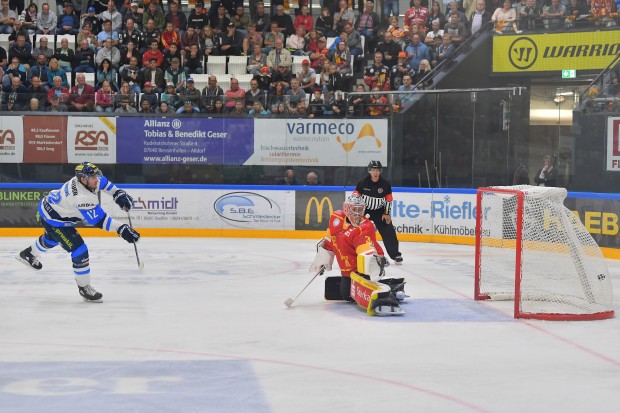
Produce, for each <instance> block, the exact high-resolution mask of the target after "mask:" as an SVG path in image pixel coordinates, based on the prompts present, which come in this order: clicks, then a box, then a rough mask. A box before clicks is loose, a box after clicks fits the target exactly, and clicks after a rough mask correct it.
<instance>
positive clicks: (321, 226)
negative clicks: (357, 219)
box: [295, 191, 345, 230]
mask: <svg viewBox="0 0 620 413" xmlns="http://www.w3.org/2000/svg"><path fill="white" fill-rule="evenodd" d="M344 194H345V192H344V191H296V192H295V229H297V230H325V229H327V226H328V225H329V216H330V215H331V213H332V212H333V211H335V210H338V209H342V203H343V202H344Z"/></svg>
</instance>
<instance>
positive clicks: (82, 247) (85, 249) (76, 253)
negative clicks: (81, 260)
mask: <svg viewBox="0 0 620 413" xmlns="http://www.w3.org/2000/svg"><path fill="white" fill-rule="evenodd" d="M85 252H88V247H87V246H86V244H82V245H80V246H79V247H78V248H77V249H76V250H75V251H72V252H71V258H75V257H78V256H79V255H80V254H84V253H85Z"/></svg>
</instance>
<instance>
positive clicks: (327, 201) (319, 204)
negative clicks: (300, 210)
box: [304, 196, 334, 225]
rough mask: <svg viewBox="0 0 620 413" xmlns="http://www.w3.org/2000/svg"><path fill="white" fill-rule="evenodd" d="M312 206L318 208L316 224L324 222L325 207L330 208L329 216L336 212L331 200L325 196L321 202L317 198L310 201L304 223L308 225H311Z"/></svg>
mask: <svg viewBox="0 0 620 413" xmlns="http://www.w3.org/2000/svg"><path fill="white" fill-rule="evenodd" d="M312 205H315V206H316V222H317V223H321V222H323V207H324V206H325V205H327V207H328V208H329V215H330V216H331V214H332V212H334V206H333V205H332V201H331V199H329V197H326V196H324V197H323V199H321V200H320V201H319V199H318V198H317V197H315V196H313V197H312V198H310V199H309V200H308V204H307V205H306V216H305V220H304V223H305V224H306V225H308V224H310V209H312Z"/></svg>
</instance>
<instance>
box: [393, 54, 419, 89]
mask: <svg viewBox="0 0 620 413" xmlns="http://www.w3.org/2000/svg"><path fill="white" fill-rule="evenodd" d="M390 70H391V73H390V74H391V76H390V85H391V87H392V90H398V88H399V87H400V86H401V85H402V84H403V77H404V76H410V77H413V75H414V74H415V70H414V68H412V67H411V65H410V64H409V62H408V59H407V53H405V52H399V53H398V62H397V63H396V64H395V65H394V66H392V69H390Z"/></svg>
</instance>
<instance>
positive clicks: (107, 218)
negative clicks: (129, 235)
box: [103, 216, 112, 231]
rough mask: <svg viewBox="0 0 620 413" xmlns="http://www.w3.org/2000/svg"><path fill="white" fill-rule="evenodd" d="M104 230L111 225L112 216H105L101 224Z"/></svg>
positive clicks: (107, 229) (108, 228)
mask: <svg viewBox="0 0 620 413" xmlns="http://www.w3.org/2000/svg"><path fill="white" fill-rule="evenodd" d="M103 225H104V227H105V230H106V231H109V230H110V225H112V218H111V217H109V216H106V217H105V223H104V224H103Z"/></svg>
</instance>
